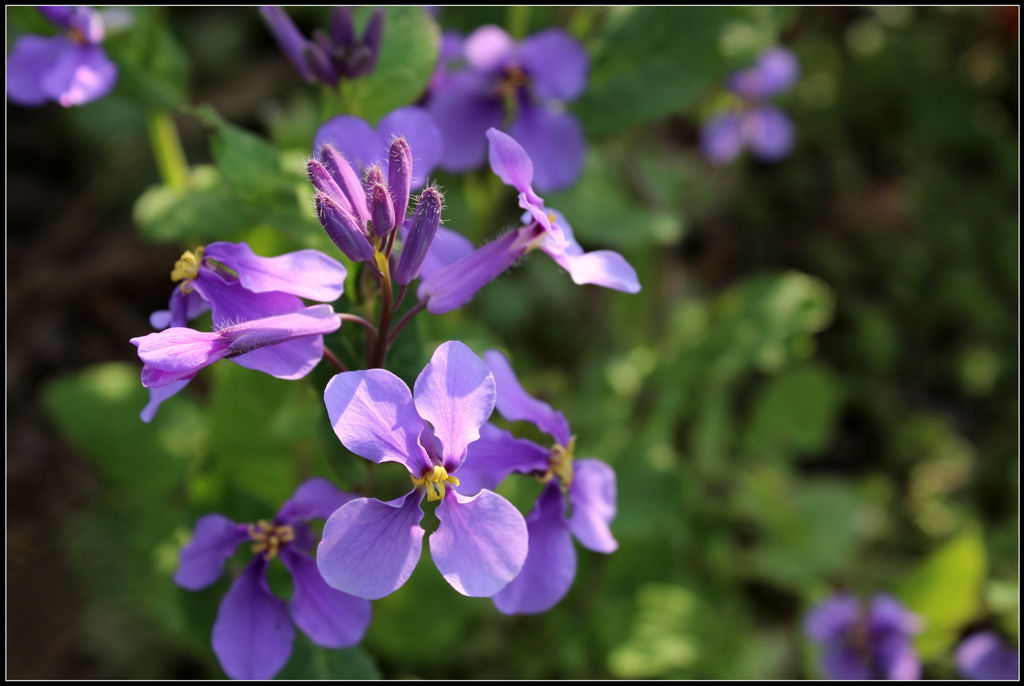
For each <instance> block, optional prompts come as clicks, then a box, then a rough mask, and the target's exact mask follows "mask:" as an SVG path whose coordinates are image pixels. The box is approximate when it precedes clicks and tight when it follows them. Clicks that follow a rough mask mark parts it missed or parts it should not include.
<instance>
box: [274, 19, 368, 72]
mask: <svg viewBox="0 0 1024 686" xmlns="http://www.w3.org/2000/svg"><path fill="white" fill-rule="evenodd" d="M260 14H262V15H263V19H264V21H265V22H266V24H267V26H268V27H269V28H270V32H271V33H273V34H274V38H275V39H276V40H277V43H278V45H280V46H281V50H282V51H283V52H284V54H285V55H286V56H287V57H288V59H289V60H290V61H291V63H292V64H293V65H294V66H295V68H296V69H297V70H298V72H299V74H301V75H302V78H304V79H305V80H306V81H309V82H317V81H319V82H320V83H322V84H324V85H325V86H337V85H338V84H339V83H340V82H341V80H342V79H355V78H359V77H360V76H366V75H367V74H369V73H370V72H372V71H373V68H374V66H376V64H377V57H378V56H379V55H380V44H381V40H382V39H383V36H384V10H382V9H378V10H375V11H374V13H373V14H372V15H371V16H370V19H369V21H367V22H366V27H365V28H364V29H363V35H362V36H357V35H356V30H355V25H354V24H353V22H352V10H351V9H349V8H348V7H335V8H334V10H333V11H332V12H331V26H330V32H329V33H328V32H325V31H323V30H322V29H315V30H314V31H313V40H308V39H307V38H306V37H305V36H303V35H302V33H301V32H300V31H299V29H298V28H296V26H295V24H294V23H293V22H292V20H291V19H290V18H289V17H288V15H287V14H286V13H285V12H284V10H282V9H281V8H280V7H273V6H264V7H261V8H260Z"/></svg>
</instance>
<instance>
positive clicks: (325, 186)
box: [306, 160, 352, 214]
mask: <svg viewBox="0 0 1024 686" xmlns="http://www.w3.org/2000/svg"><path fill="white" fill-rule="evenodd" d="M306 175H307V176H309V180H310V182H311V183H312V184H313V188H315V189H316V190H317V193H324V194H326V195H329V196H331V199H332V200H334V201H335V202H336V203H338V205H340V206H341V207H342V209H344V210H345V211H347V212H348V213H349V214H352V207H351V205H350V204H349V201H348V198H346V197H345V194H344V193H342V192H341V188H339V187H338V184H337V182H336V181H335V180H334V177H332V176H331V174H330V172H328V171H327V168H326V167H324V165H323V164H321V163H320V162H318V161H317V160H309V161H308V162H306Z"/></svg>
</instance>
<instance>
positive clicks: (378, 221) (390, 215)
mask: <svg viewBox="0 0 1024 686" xmlns="http://www.w3.org/2000/svg"><path fill="white" fill-rule="evenodd" d="M375 169H376V167H375ZM379 171H380V170H378V173H379ZM367 194H368V195H369V202H370V220H371V222H372V224H373V233H374V234H376V235H378V236H386V235H388V234H389V233H391V230H392V229H393V228H395V206H394V204H393V203H392V202H391V194H390V193H388V189H387V186H385V185H384V184H382V183H374V184H373V185H372V186H370V187H369V188H367Z"/></svg>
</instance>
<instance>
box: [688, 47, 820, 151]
mask: <svg viewBox="0 0 1024 686" xmlns="http://www.w3.org/2000/svg"><path fill="white" fill-rule="evenodd" d="M799 76H800V64H799V63H798V62H797V60H796V57H794V56H793V53H791V52H789V51H788V50H786V49H784V48H772V49H771V50H767V51H765V52H763V53H762V54H761V56H760V57H758V59H757V63H756V64H755V65H754V66H752V67H750V68H749V69H744V70H742V71H738V72H736V73H734V74H733V75H732V76H731V77H730V78H729V83H728V88H729V90H730V91H731V92H732V94H733V95H735V96H736V97H737V98H738V100H739V102H738V104H737V105H736V106H735V107H733V108H732V109H730V110H729V111H727V112H725V113H723V114H719V115H717V116H715V117H714V118H712V119H711V120H710V121H708V122H707V123H706V124H705V125H704V129H703V131H702V132H701V149H702V150H703V151H704V156H705V157H707V159H708V160H709V161H711V162H712V163H714V164H722V163H725V162H730V161H732V160H733V159H735V158H736V157H737V156H738V155H739V154H740V153H741V152H743V149H744V148H746V147H749V148H750V150H751V152H753V153H754V155H755V156H756V157H758V158H759V159H761V160H764V161H765V162H775V161H777V160H780V159H782V158H783V157H785V156H786V155H788V154H789V151H790V150H791V149H792V147H793V135H794V134H793V122H792V121H790V119H789V117H788V116H786V114H785V113H784V112H783V111H782V110H780V109H779V108H777V107H775V106H774V105H770V104H768V102H767V101H768V99H769V98H771V97H773V96H775V95H778V94H779V93H782V92H784V91H786V90H789V88H791V87H792V86H793V84H794V83H796V80H797V78H799Z"/></svg>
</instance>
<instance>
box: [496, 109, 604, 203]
mask: <svg viewBox="0 0 1024 686" xmlns="http://www.w3.org/2000/svg"><path fill="white" fill-rule="evenodd" d="M511 134H512V136H513V137H514V138H515V140H517V141H519V143H520V144H521V145H522V147H523V149H524V150H525V151H526V154H527V155H528V156H529V159H531V160H533V183H534V184H535V185H536V186H537V188H539V189H540V190H542V191H556V190H561V189H563V188H567V187H569V186H571V185H572V184H574V183H575V182H576V180H577V179H578V178H579V176H580V173H581V172H582V171H583V160H584V158H585V157H586V154H587V144H586V140H585V139H584V137H583V130H582V129H580V125H579V122H578V121H576V117H574V116H572V115H571V114H569V113H568V112H558V111H555V110H552V109H548V108H547V107H544V106H537V107H535V106H524V107H522V108H521V109H520V111H519V116H518V118H516V120H515V123H514V124H513V125H512V131H511ZM495 173H497V171H495Z"/></svg>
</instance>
